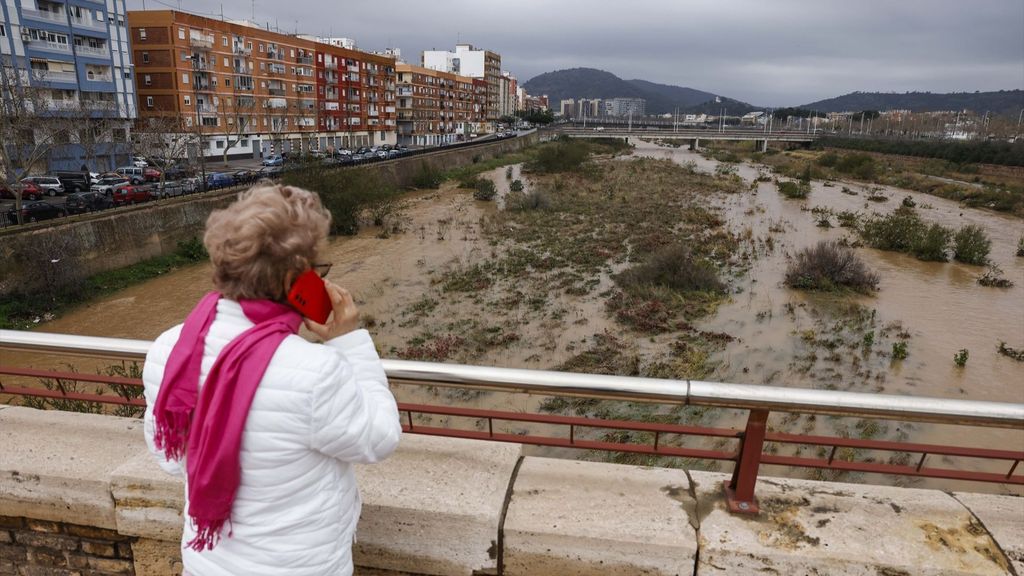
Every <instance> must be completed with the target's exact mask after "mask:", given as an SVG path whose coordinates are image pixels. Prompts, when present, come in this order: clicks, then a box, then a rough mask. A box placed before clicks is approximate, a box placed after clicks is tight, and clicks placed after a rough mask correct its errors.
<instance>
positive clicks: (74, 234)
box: [0, 132, 541, 296]
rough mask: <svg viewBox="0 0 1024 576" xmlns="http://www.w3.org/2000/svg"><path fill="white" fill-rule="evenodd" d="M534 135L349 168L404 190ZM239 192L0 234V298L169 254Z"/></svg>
mask: <svg viewBox="0 0 1024 576" xmlns="http://www.w3.org/2000/svg"><path fill="white" fill-rule="evenodd" d="M540 137H541V136H540V133H538V132H534V133H531V134H528V135H525V136H521V137H518V138H511V139H507V140H499V141H496V142H493V143H490V144H481V145H479V146H469V147H465V148H453V149H450V150H440V151H437V152H431V153H428V154H422V155H419V156H409V157H406V158H398V159H395V160H390V161H386V162H379V163H374V164H369V165H367V166H365V167H360V168H355V169H359V170H373V171H376V172H377V173H378V174H380V176H381V177H382V178H383V179H384V180H385V181H387V182H390V183H392V184H394V185H395V186H397V187H399V188H404V187H407V186H410V185H411V184H412V182H413V180H414V178H415V177H416V175H417V174H418V173H419V172H420V170H421V169H422V168H423V166H425V165H426V166H429V167H430V168H432V169H434V170H441V171H444V170H450V169H452V168H458V167H461V166H466V165H468V164H472V163H473V162H474V161H480V160H487V159H490V158H493V157H495V156H498V155H501V154H504V153H507V152H513V151H516V150H520V149H522V148H524V147H526V146H529V145H532V144H534V143H536V142H538V141H539V139H540ZM240 190H242V188H234V189H227V190H220V191H215V192H208V193H206V194H202V195H195V196H184V197H178V198H169V199H165V200H160V201H157V202H152V203H146V204H141V205H137V206H134V207H130V208H121V209H118V210H111V211H106V212H99V213H92V214H83V215H80V216H73V217H70V218H67V219H65V220H62V221H60V222H59V223H54V221H52V220H51V221H46V222H41V223H38V224H34V225H28V226H11V227H8V228H4V229H0V296H3V295H5V294H10V293H13V292H19V291H20V292H31V291H33V290H34V289H35V288H38V284H42V283H53V282H56V281H63V280H68V281H75V280H80V279H83V278H87V277H89V276H92V275H94V274H97V273H99V272H104V271H107V270H115V269H117V268H123V267H125V266H128V265H131V264H134V263H136V262H140V261H142V260H146V259H148V258H153V257H155V256H160V255H164V254H170V253H172V252H173V251H174V250H175V249H176V248H177V245H178V242H181V241H184V240H190V239H192V238H195V237H200V236H202V231H203V227H204V225H205V224H206V218H207V216H209V214H210V212H212V211H213V210H216V209H218V208H222V207H224V206H227V205H228V204H230V203H231V201H232V200H234V198H235V195H236V194H237V193H238V192H239V191H240ZM69 260H70V261H71V262H69ZM44 266H53V267H54V270H53V274H49V275H48V274H46V273H43V272H42V271H41V270H40V267H44ZM55 275H57V276H59V278H55Z"/></svg>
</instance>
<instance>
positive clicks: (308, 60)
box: [295, 56, 313, 66]
mask: <svg viewBox="0 0 1024 576" xmlns="http://www.w3.org/2000/svg"><path fill="white" fill-rule="evenodd" d="M295 63H296V64H305V65H307V66H310V65H312V64H313V57H312V56H296V57H295Z"/></svg>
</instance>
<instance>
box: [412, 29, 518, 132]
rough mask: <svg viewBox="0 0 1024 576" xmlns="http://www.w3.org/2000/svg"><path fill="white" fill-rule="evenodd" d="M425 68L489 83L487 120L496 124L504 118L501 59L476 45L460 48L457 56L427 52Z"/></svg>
mask: <svg viewBox="0 0 1024 576" xmlns="http://www.w3.org/2000/svg"><path fill="white" fill-rule="evenodd" d="M422 65H423V67H424V68H430V69H431V70H439V71H441V72H452V73H455V74H459V75H462V76H468V77H470V78H481V79H483V80H485V81H486V82H487V105H486V115H485V119H486V120H487V121H488V122H496V121H497V120H498V118H500V117H501V113H500V109H501V55H500V54H498V53H496V52H491V51H490V50H480V49H477V48H474V47H473V45H472V44H456V45H455V51H454V52H448V51H446V50H424V51H423V55H422Z"/></svg>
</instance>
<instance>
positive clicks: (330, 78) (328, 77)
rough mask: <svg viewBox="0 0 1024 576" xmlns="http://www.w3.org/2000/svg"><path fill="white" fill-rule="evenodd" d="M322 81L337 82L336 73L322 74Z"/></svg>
mask: <svg viewBox="0 0 1024 576" xmlns="http://www.w3.org/2000/svg"><path fill="white" fill-rule="evenodd" d="M324 81H325V82H327V83H328V84H337V83H338V75H337V74H327V75H325V76H324Z"/></svg>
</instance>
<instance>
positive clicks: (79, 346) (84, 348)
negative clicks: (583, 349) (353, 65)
mask: <svg viewBox="0 0 1024 576" xmlns="http://www.w3.org/2000/svg"><path fill="white" fill-rule="evenodd" d="M151 344H152V342H150V341H146V340H129V339H122V338H103V337H95V336H78V335H72V334H53V333H45V332H24V331H18V330H0V350H21V351H34V352H49V353H53V354H65V355H76V356H97V357H105V358H119V359H129V360H140V359H143V358H145V355H146V352H147V351H148V350H149V347H150V345H151ZM383 364H384V370H385V372H386V373H387V375H388V378H390V379H391V380H395V381H415V382H429V383H431V384H436V385H449V386H460V387H465V388H475V389H484V390H494V391H505V392H525V393H535V394H544V395H570V396H587V397H591V398H610V399H618V400H630V401H642V402H663V403H673V404H683V405H692V406H715V407H721V408H737V409H748V410H769V411H783V412H800V413H804V414H829V415H833V416H858V417H874V418H883V419H890V420H901V421H912V422H932V423H942V424H959V425H973V426H988V427H998V428H1017V429H1024V404H1014V403H1007V402H985V401H977V400H957V399H947V398H927V397H919V396H897V395H892V394H868V393H859V392H840V391H833V390H810V389H804V388H782V387H775V386H758V385H751V384H729V383H720V382H704V381H699V380H666V379H659V378H639V377H627V376H605V375H598V374H578V373H572V372H554V371H548V370H527V369H517V368H498V367H493V366H468V365H461V364H436V363H431V362H415V361H408V360H384V361H383Z"/></svg>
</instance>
